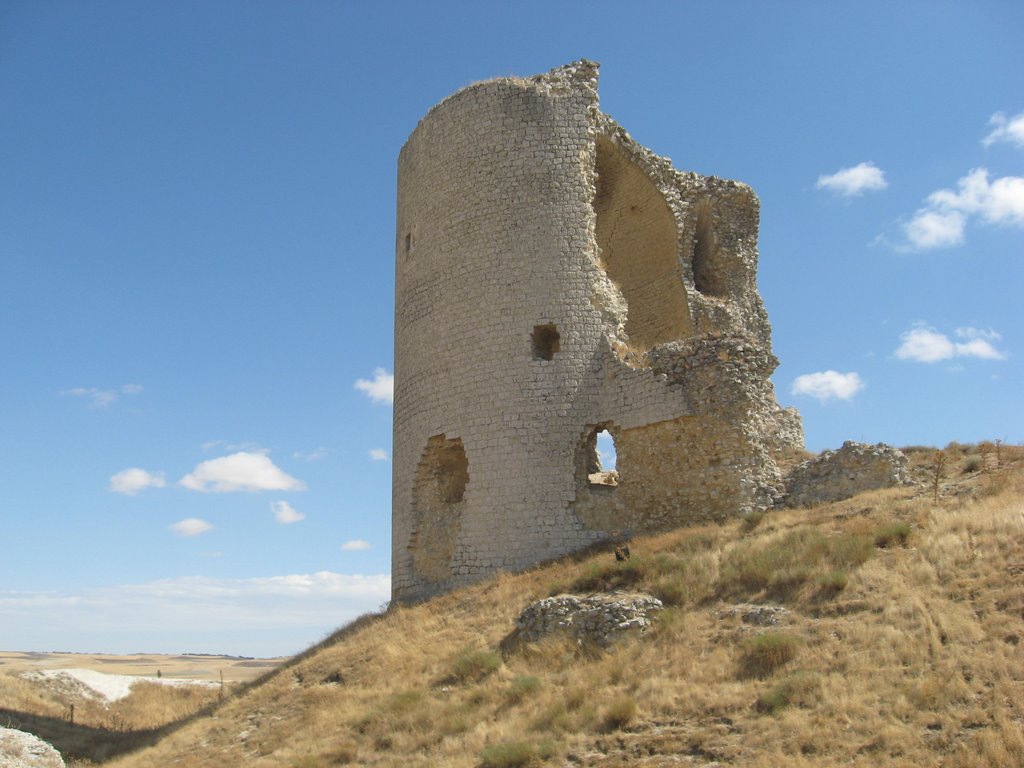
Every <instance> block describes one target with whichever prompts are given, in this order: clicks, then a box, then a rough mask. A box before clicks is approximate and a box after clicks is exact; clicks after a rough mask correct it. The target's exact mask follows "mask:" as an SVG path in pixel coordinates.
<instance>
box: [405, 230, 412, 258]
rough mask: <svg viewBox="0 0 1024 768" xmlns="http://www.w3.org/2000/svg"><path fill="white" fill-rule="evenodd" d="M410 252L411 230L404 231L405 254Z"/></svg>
mask: <svg viewBox="0 0 1024 768" xmlns="http://www.w3.org/2000/svg"><path fill="white" fill-rule="evenodd" d="M410 253H412V232H406V233H405V255H406V256H408V255H409V254H410Z"/></svg>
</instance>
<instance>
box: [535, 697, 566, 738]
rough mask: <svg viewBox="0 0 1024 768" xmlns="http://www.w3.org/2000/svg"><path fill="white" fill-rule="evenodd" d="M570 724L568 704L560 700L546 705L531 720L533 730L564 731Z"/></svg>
mask: <svg viewBox="0 0 1024 768" xmlns="http://www.w3.org/2000/svg"><path fill="white" fill-rule="evenodd" d="M568 726H569V713H568V711H567V709H566V705H565V704H563V703H562V702H560V701H556V702H555V703H554V704H551V705H550V706H547V707H545V708H544V709H543V710H541V712H540V714H538V715H537V716H536V717H534V718H533V720H531V721H530V730H531V731H538V732H544V731H562V730H566V729H567V728H568Z"/></svg>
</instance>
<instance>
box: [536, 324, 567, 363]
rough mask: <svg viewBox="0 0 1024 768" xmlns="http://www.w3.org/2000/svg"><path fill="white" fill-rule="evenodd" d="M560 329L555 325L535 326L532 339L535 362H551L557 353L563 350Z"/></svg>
mask: <svg viewBox="0 0 1024 768" xmlns="http://www.w3.org/2000/svg"><path fill="white" fill-rule="evenodd" d="M560 338H561V337H560V336H559V335H558V328H556V327H555V324H554V323H548V324H546V325H535V326H533V333H532V334H530V339H531V341H532V342H533V359H534V360H551V359H552V358H554V356H555V353H556V352H558V351H559V350H560V349H561V345H560V343H559V340H560Z"/></svg>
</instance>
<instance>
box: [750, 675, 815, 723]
mask: <svg viewBox="0 0 1024 768" xmlns="http://www.w3.org/2000/svg"><path fill="white" fill-rule="evenodd" d="M820 687H821V682H820V681H819V680H818V677H817V675H815V674H813V673H812V672H794V673H793V674H791V675H787V676H786V677H784V678H782V680H780V681H779V682H778V683H777V684H776V685H774V686H772V687H771V688H769V689H768V690H767V691H764V692H763V693H762V694H761V695H760V696H758V697H757V705H756V706H757V711H758V712H765V713H767V714H771V715H774V714H777V713H778V712H779V711H780V710H782V709H784V708H785V707H788V706H790V705H794V704H795V705H797V706H804V707H806V706H812V705H813V704H814V702H815V701H816V700H817V694H818V691H819V689H820Z"/></svg>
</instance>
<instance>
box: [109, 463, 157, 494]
mask: <svg viewBox="0 0 1024 768" xmlns="http://www.w3.org/2000/svg"><path fill="white" fill-rule="evenodd" d="M165 485H167V481H166V480H164V473H163V472H149V471H148V470H145V469H139V468H138V467H129V468H128V469H122V470H121V471H120V472H118V473H117V474H116V475H112V476H111V478H110V490H111V491H113V492H114V493H123V494H124V495H125V496H134V495H135V494H137V493H138V492H139V491H142V490H145V489H146V488H163V487H164V486H165Z"/></svg>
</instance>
